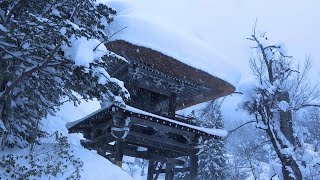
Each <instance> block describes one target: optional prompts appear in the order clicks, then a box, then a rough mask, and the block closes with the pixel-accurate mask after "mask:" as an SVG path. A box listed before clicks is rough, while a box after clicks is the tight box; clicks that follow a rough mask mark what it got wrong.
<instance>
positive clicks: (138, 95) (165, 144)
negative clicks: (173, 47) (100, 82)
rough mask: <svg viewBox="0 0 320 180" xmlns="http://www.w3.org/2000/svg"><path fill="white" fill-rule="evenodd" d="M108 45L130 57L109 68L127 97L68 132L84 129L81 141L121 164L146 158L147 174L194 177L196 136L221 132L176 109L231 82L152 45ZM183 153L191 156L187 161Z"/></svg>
mask: <svg viewBox="0 0 320 180" xmlns="http://www.w3.org/2000/svg"><path fill="white" fill-rule="evenodd" d="M107 47H108V49H109V50H110V51H113V52H115V53H117V54H120V55H122V56H123V57H124V58H126V59H127V61H128V62H125V61H121V60H111V61H109V63H108V72H109V73H110V75H111V76H112V77H116V78H118V79H120V80H122V81H123V82H124V83H125V87H126V88H127V89H128V91H129V92H130V97H131V99H130V100H129V101H128V102H126V104H127V105H116V104H110V105H108V106H106V107H103V108H101V109H100V110H98V111H96V112H94V113H92V114H90V115H88V116H86V117H84V118H82V119H80V120H77V121H74V122H71V123H68V124H67V128H68V130H69V133H82V134H83V135H84V138H85V140H83V141H81V144H82V146H84V147H85V148H87V149H90V150H96V151H97V153H98V154H100V155H101V156H103V157H105V158H107V159H109V160H110V161H111V162H113V163H114V164H117V165H118V166H120V167H121V166H122V158H123V156H131V157H136V158H142V159H146V160H148V161H149V165H148V176H147V177H148V178H147V179H148V180H153V179H157V178H158V177H159V174H161V173H165V179H166V180H172V179H173V176H174V174H175V173H176V172H189V173H188V174H189V175H188V179H191V180H193V179H196V176H197V166H198V158H197V153H198V150H199V147H198V145H199V142H200V141H201V140H202V139H204V140H206V139H211V138H220V136H222V135H223V132H224V131H223V130H216V129H206V128H200V127H198V126H196V124H195V122H194V121H193V119H192V118H188V117H183V116H179V115H177V114H176V111H177V110H180V109H184V108H186V107H189V106H192V105H195V104H198V103H202V102H206V101H209V100H214V99H216V98H218V97H221V96H225V95H228V94H230V93H232V92H234V90H235V88H234V87H233V86H232V85H230V84H229V83H227V82H225V81H223V80H221V79H219V78H217V77H214V76H212V75H210V74H208V73H206V72H204V71H201V70H199V69H196V68H193V67H191V66H188V65H186V64H184V63H182V62H180V61H178V60H176V59H173V58H171V57H169V56H166V55H164V54H162V53H160V52H157V51H154V50H152V49H149V48H146V47H142V46H136V45H133V44H130V43H128V42H125V41H122V40H118V41H113V42H110V43H108V44H107ZM181 157H189V158H188V159H189V162H188V163H187V164H189V167H184V166H183V165H184V164H185V163H186V162H184V161H183V160H181Z"/></svg>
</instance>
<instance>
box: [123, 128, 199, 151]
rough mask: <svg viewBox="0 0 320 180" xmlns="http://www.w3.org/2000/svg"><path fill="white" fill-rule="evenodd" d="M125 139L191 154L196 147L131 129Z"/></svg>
mask: <svg viewBox="0 0 320 180" xmlns="http://www.w3.org/2000/svg"><path fill="white" fill-rule="evenodd" d="M125 141H129V142H139V144H140V143H141V144H142V145H144V146H151V147H154V148H156V149H165V150H169V151H172V152H179V153H185V154H189V153H190V152H191V151H192V150H193V149H194V147H193V146H190V145H187V144H182V143H178V142H174V141H170V140H168V139H161V138H158V137H155V136H147V135H144V134H140V133H137V132H132V131H129V133H128V136H127V137H126V139H125Z"/></svg>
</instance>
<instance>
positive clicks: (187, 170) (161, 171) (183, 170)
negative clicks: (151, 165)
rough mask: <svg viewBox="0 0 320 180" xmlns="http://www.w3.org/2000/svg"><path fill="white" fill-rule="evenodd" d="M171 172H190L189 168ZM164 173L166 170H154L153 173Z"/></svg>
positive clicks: (175, 169) (176, 169)
mask: <svg viewBox="0 0 320 180" xmlns="http://www.w3.org/2000/svg"><path fill="white" fill-rule="evenodd" d="M173 171H174V172H175V173H176V172H189V171H190V167H184V168H173ZM158 172H159V173H166V169H159V170H156V171H155V173H158Z"/></svg>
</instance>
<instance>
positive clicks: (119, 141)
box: [115, 138, 123, 168]
mask: <svg viewBox="0 0 320 180" xmlns="http://www.w3.org/2000/svg"><path fill="white" fill-rule="evenodd" d="M122 158H123V140H122V139H120V138H117V140H116V154H115V160H116V163H117V166H119V167H120V168H122Z"/></svg>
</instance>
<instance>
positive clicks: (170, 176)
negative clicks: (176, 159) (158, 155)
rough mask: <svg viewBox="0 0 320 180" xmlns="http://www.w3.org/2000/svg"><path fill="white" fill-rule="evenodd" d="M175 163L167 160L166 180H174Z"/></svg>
mask: <svg viewBox="0 0 320 180" xmlns="http://www.w3.org/2000/svg"><path fill="white" fill-rule="evenodd" d="M173 168H174V164H173V163H171V162H166V176H165V180H173V176H174V172H173Z"/></svg>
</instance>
